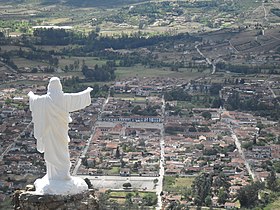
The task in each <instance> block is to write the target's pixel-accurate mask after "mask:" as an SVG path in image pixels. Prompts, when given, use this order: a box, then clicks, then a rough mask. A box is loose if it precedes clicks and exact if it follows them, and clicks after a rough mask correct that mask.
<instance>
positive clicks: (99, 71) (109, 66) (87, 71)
mask: <svg viewBox="0 0 280 210" xmlns="http://www.w3.org/2000/svg"><path fill="white" fill-rule="evenodd" d="M115 70H116V67H115V65H114V63H112V62H110V61H108V62H107V63H106V64H104V65H102V66H98V65H97V64H96V65H95V66H94V69H91V68H89V67H88V66H87V65H83V67H82V72H83V75H84V76H85V78H86V80H87V81H94V82H96V81H97V82H104V81H111V80H114V79H115V78H116V75H115Z"/></svg>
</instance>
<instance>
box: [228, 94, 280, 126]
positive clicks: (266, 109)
mask: <svg viewBox="0 0 280 210" xmlns="http://www.w3.org/2000/svg"><path fill="white" fill-rule="evenodd" d="M225 107H226V108H227V109H228V110H245V111H254V112H256V113H257V114H258V115H260V116H263V117H270V118H271V119H272V120H279V118H280V104H279V102H278V99H277V98H276V99H272V100H271V101H270V102H263V101H261V100H260V98H259V97H258V96H254V95H252V96H250V97H247V98H243V97H241V96H240V94H239V92H237V91H235V92H233V93H232V94H231V95H230V96H229V98H228V100H227V101H226V103H225Z"/></svg>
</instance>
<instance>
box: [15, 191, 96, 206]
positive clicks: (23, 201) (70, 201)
mask: <svg viewBox="0 0 280 210" xmlns="http://www.w3.org/2000/svg"><path fill="white" fill-rule="evenodd" d="M14 204H15V208H14V209H17V210H57V209H63V210H73V209H75V210H86V209H93V210H98V209H99V205H98V201H97V199H96V198H95V197H94V192H93V190H87V191H84V192H82V193H78V194H75V195H38V194H34V191H24V190H18V191H16V192H15V194H14Z"/></svg>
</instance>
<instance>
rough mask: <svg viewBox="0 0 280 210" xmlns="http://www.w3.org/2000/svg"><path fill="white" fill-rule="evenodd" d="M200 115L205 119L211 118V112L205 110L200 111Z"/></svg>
mask: <svg viewBox="0 0 280 210" xmlns="http://www.w3.org/2000/svg"><path fill="white" fill-rule="evenodd" d="M201 115H202V117H204V118H205V119H206V120H210V119H211V113H210V112H208V111H206V112H202V114H201Z"/></svg>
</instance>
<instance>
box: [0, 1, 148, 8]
mask: <svg viewBox="0 0 280 210" xmlns="http://www.w3.org/2000/svg"><path fill="white" fill-rule="evenodd" d="M146 1H148V0H10V1H9V3H40V4H43V5H50V4H64V5H69V6H76V7H89V6H93V7H94V6H95V7H116V6H123V5H129V4H135V3H140V2H146ZM0 2H2V3H7V0H0Z"/></svg>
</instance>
